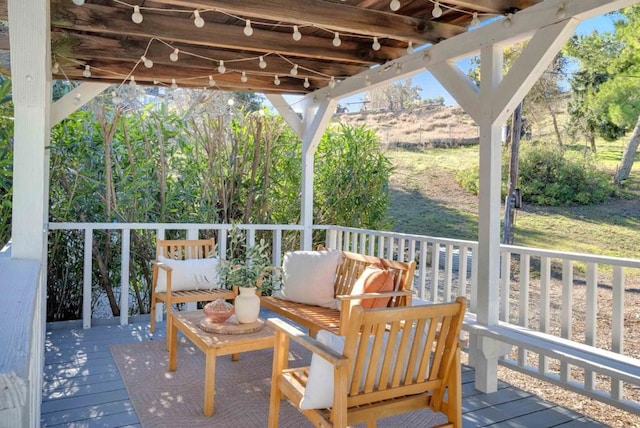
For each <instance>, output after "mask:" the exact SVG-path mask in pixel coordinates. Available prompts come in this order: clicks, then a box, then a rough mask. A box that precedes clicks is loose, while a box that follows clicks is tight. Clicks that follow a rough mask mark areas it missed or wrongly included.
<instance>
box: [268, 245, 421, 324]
mask: <svg viewBox="0 0 640 428" xmlns="http://www.w3.org/2000/svg"><path fill="white" fill-rule="evenodd" d="M374 263H382V265H383V266H384V267H385V268H386V269H391V270H392V271H393V283H394V286H393V291H391V292H386V293H366V294H358V295H353V296H352V295H351V291H352V289H353V286H354V284H355V283H356V281H357V280H358V278H359V277H360V275H361V274H362V272H363V271H364V270H365V269H366V268H367V266H369V265H372V264H374ZM415 269H416V262H415V261H412V262H398V261H394V260H387V259H382V258H379V257H374V256H365V255H362V254H357V253H351V252H348V251H342V258H341V260H340V262H339V264H338V268H337V271H336V277H335V282H334V285H333V286H334V295H335V298H336V299H337V300H339V301H340V309H339V310H338V309H331V308H326V307H322V306H313V305H307V304H303V303H297V302H291V301H288V300H282V299H278V298H276V297H272V296H263V297H262V299H261V304H262V307H264V308H265V309H269V310H271V311H273V312H276V313H278V314H280V315H283V316H285V317H287V318H289V319H290V320H291V321H293V322H295V323H297V324H299V325H301V326H303V327H305V328H308V329H309V334H311V335H312V336H315V335H316V333H317V332H318V331H319V330H329V331H331V332H334V333H336V334H340V335H344V333H345V331H344V330H345V329H346V327H347V320H348V317H349V314H350V312H351V307H352V306H355V305H354V302H358V301H360V300H361V299H371V298H379V297H385V296H389V297H391V299H390V300H389V303H388V305H387V307H396V306H410V305H411V296H412V295H413V291H412V290H411V286H412V283H413V274H414V272H415ZM310 274H312V273H310Z"/></svg>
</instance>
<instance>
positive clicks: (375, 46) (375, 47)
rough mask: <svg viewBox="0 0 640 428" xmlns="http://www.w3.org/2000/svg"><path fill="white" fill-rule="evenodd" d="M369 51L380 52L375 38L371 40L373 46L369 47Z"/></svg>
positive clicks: (378, 43)
mask: <svg viewBox="0 0 640 428" xmlns="http://www.w3.org/2000/svg"><path fill="white" fill-rule="evenodd" d="M371 49H373V50H374V51H379V50H380V42H379V41H378V38H377V37H374V38H373V44H372V45H371Z"/></svg>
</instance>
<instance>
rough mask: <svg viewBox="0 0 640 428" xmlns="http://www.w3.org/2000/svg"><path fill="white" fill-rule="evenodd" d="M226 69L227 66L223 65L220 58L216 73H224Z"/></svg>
mask: <svg viewBox="0 0 640 428" xmlns="http://www.w3.org/2000/svg"><path fill="white" fill-rule="evenodd" d="M225 71H227V67H225V66H224V61H223V60H220V65H219V66H218V73H220V74H224V72H225Z"/></svg>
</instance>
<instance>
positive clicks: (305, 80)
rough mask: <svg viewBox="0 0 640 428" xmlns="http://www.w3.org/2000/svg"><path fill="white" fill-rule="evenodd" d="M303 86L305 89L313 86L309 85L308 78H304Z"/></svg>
mask: <svg viewBox="0 0 640 428" xmlns="http://www.w3.org/2000/svg"><path fill="white" fill-rule="evenodd" d="M302 86H304V87H305V88H308V87H309V86H311V83H309V78H308V77H305V78H304V83H303V84H302Z"/></svg>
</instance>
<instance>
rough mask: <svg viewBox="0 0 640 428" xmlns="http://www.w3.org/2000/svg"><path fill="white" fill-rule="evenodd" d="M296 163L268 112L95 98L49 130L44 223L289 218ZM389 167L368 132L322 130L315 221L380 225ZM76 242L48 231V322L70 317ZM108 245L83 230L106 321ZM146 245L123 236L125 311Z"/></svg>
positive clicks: (142, 275) (116, 248) (75, 293)
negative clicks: (127, 287) (127, 242)
mask: <svg viewBox="0 0 640 428" xmlns="http://www.w3.org/2000/svg"><path fill="white" fill-rule="evenodd" d="M3 147H4V146H3ZM301 159H302V151H301V142H300V140H299V139H298V138H297V137H296V136H295V134H294V133H293V132H292V131H291V129H290V128H289V127H288V126H286V124H285V123H284V121H283V120H282V118H281V117H279V116H274V115H270V114H269V113H268V112H259V111H254V112H249V111H245V110H239V111H216V110H215V109H212V108H208V107H207V106H202V108H193V106H191V107H190V108H188V109H186V110H182V111H181V110H180V109H179V108H175V107H172V106H171V105H170V104H168V103H154V104H149V105H146V106H142V107H140V108H135V107H133V108H132V106H131V105H122V106H113V105H111V103H109V102H108V101H105V100H100V99H98V100H97V101H96V102H94V103H92V104H91V105H90V106H89V107H88V108H85V109H82V110H80V111H78V112H76V113H75V114H73V115H72V116H71V117H69V118H68V119H66V120H64V121H63V122H61V123H60V124H59V125H57V126H56V127H54V129H53V131H52V137H51V181H50V183H51V185H50V220H51V221H52V222H90V223H98V222H108V223H111V222H140V223H207V224H217V223H222V224H226V223H252V224H295V223H298V222H299V220H300V207H301V190H300V189H301V180H302V174H301V165H302V160H301ZM391 171H392V167H391V164H390V162H389V161H388V160H387V159H386V157H385V156H384V154H383V153H382V151H381V150H380V144H379V141H378V140H377V138H376V136H375V134H374V133H373V132H371V131H368V130H366V129H364V128H357V127H352V126H349V125H334V126H331V127H330V129H329V130H328V131H327V133H326V134H325V135H324V136H323V138H322V140H321V142H320V144H319V146H318V148H317V152H316V160H315V183H314V191H315V195H314V196H315V198H314V211H315V212H314V215H315V222H316V223H318V224H339V225H347V226H356V225H357V226H359V227H370V228H374V229H380V228H384V227H386V226H387V225H388V224H389V220H388V218H387V216H386V212H387V208H388V205H389V202H388V192H387V190H388V180H389V175H390V174H391ZM3 218H4V217H3ZM7 224H10V221H9V222H8V223H7ZM175 233H176V232H172V231H167V236H166V237H167V238H172V237H174V236H172V235H173V234H175ZM83 238H84V237H83V235H82V234H81V233H79V232H77V231H52V232H51V233H50V239H49V245H50V248H49V272H48V299H47V304H48V319H49V320H50V321H53V320H63V319H79V318H80V317H81V311H82V307H81V302H82V298H81V295H82V269H83V248H84V247H83ZM257 238H258V239H259V238H261V236H258V237H257ZM315 238H316V239H318V240H321V239H322V237H321V236H316V237H315ZM298 239H299V238H298V236H297V234H293V233H292V234H291V236H284V237H283V250H289V249H294V248H297V247H298V245H299V241H298ZM266 242H268V245H270V240H269V239H267V240H266ZM120 248H121V235H120V233H119V232H116V231H110V230H95V231H94V235H93V248H92V253H93V259H94V263H93V266H92V269H93V275H92V277H93V281H94V283H93V284H92V290H93V294H94V295H93V299H92V301H93V304H94V305H95V303H96V301H97V297H98V296H99V295H103V296H104V295H106V296H107V298H108V301H109V304H110V307H111V311H112V313H113V315H114V316H117V315H119V284H120ZM154 249H155V246H154V242H153V234H152V233H150V232H148V231H145V230H133V231H131V264H130V267H129V278H130V284H131V288H132V295H133V302H132V303H130V308H131V309H130V312H131V313H146V312H148V311H149V285H148V284H149V283H150V278H151V273H150V270H149V261H150V260H151V259H153V256H154V251H155V250H154Z"/></svg>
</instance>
